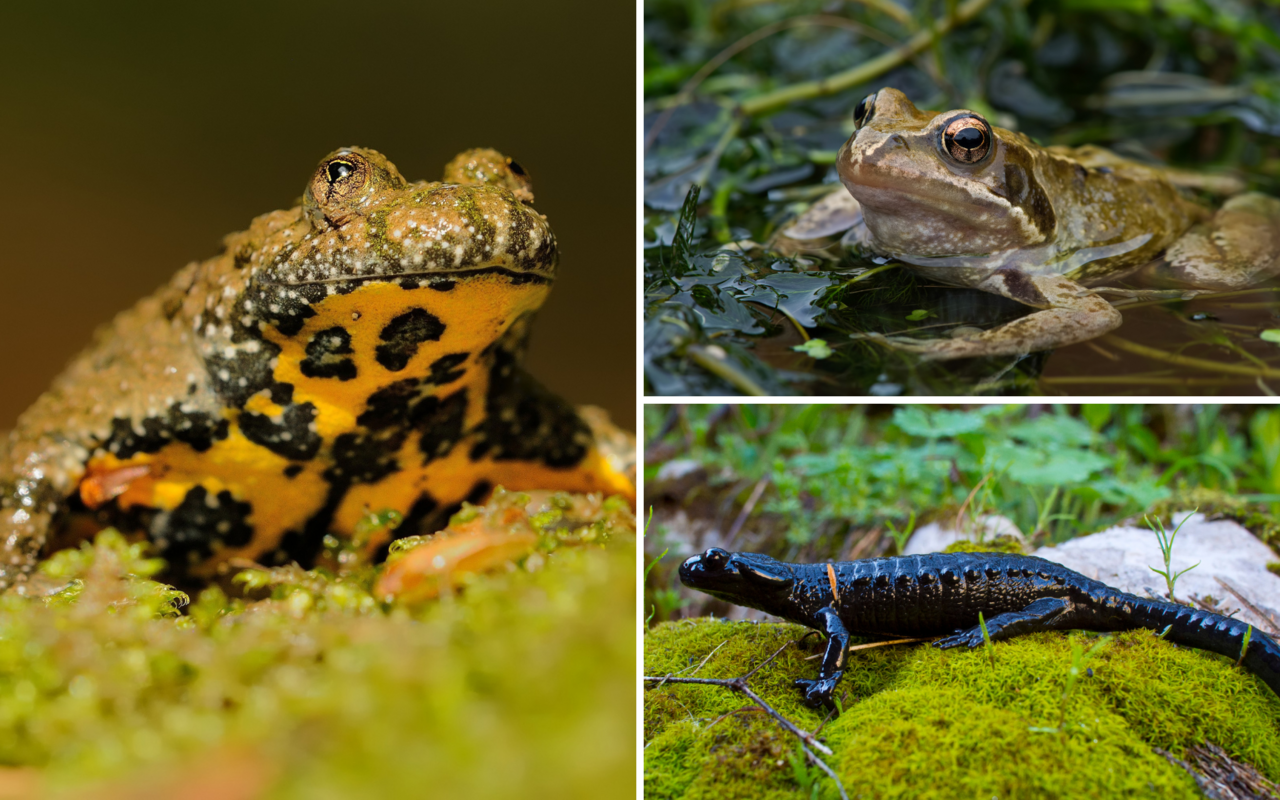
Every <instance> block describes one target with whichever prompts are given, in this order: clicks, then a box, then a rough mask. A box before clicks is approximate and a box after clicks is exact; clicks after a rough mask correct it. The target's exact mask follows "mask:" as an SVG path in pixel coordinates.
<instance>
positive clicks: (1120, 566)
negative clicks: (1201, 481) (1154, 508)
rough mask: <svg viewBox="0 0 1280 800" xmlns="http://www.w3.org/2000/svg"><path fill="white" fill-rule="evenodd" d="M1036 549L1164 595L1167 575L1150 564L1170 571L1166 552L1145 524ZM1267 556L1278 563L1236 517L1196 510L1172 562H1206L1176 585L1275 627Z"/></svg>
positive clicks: (1178, 566) (1279, 588) (1277, 615)
mask: <svg viewBox="0 0 1280 800" xmlns="http://www.w3.org/2000/svg"><path fill="white" fill-rule="evenodd" d="M1186 516H1187V514H1186V513H1181V514H1177V515H1175V521H1174V525H1176V524H1177V521H1178V520H1181V519H1182V518H1184V517H1186ZM1170 530H1172V528H1171V527H1170ZM1033 555H1037V556H1040V557H1041V558H1046V559H1048V560H1050V561H1056V562H1057V563H1059V564H1062V565H1063V566H1065V567H1067V568H1069V569H1073V570H1075V571H1076V572H1079V573H1081V574H1083V575H1086V576H1088V577H1090V578H1094V579H1095V580H1099V581H1102V582H1103V583H1105V584H1107V585H1108V586H1113V587H1115V588H1117V589H1120V590H1122V591H1125V592H1129V593H1130V594H1136V595H1138V596H1140V597H1147V596H1150V595H1151V594H1154V595H1155V596H1157V597H1158V598H1160V599H1165V594H1166V592H1167V587H1166V586H1165V580H1164V578H1163V577H1162V576H1160V575H1157V574H1156V573H1155V572H1153V571H1152V570H1151V567H1156V568H1157V569H1161V570H1163V569H1164V556H1163V555H1162V554H1161V552H1160V546H1159V544H1158V543H1157V541H1156V535H1155V534H1154V533H1152V532H1151V531H1150V530H1149V529H1147V528H1145V527H1143V528H1134V527H1115V528H1108V529H1107V530H1104V531H1102V532H1100V533H1095V534H1093V535H1091V536H1081V537H1079V538H1076V539H1072V540H1070V541H1068V542H1065V543H1063V544H1060V545H1058V546H1057V547H1042V548H1040V549H1039V550H1037V551H1035V553H1034V554H1033ZM1269 561H1280V558H1278V557H1277V556H1276V554H1275V553H1274V552H1272V550H1271V548H1269V547H1267V546H1266V545H1265V544H1263V543H1262V542H1260V541H1259V540H1258V539H1257V538H1256V537H1255V536H1254V535H1253V534H1251V533H1249V531H1247V530H1245V529H1244V528H1243V527H1241V526H1240V525H1238V524H1237V523H1235V522H1232V521H1230V520H1219V521H1215V522H1210V521H1208V520H1206V519H1205V518H1204V515H1203V514H1193V515H1191V518H1190V519H1189V520H1187V522H1186V523H1185V524H1184V525H1183V526H1182V529H1181V530H1180V531H1178V535H1177V537H1176V538H1175V539H1174V543H1173V559H1172V565H1173V569H1174V570H1182V569H1186V568H1187V567H1190V566H1191V565H1192V564H1195V563H1196V562H1200V565H1199V566H1197V567H1196V568H1195V569H1192V570H1191V571H1190V572H1187V573H1186V574H1184V575H1182V576H1181V577H1180V578H1178V581H1177V584H1176V585H1175V588H1174V591H1175V593H1176V595H1177V598H1178V599H1179V600H1182V601H1187V600H1188V599H1189V598H1190V597H1191V596H1192V595H1196V596H1198V597H1202V598H1209V597H1211V598H1213V599H1214V600H1215V601H1217V602H1218V604H1219V605H1220V606H1221V607H1222V608H1225V609H1229V610H1232V609H1234V610H1237V613H1236V614H1235V618H1236V619H1240V620H1243V621H1245V622H1247V623H1249V624H1251V625H1255V626H1257V627H1259V628H1262V629H1264V630H1274V629H1275V627H1276V621H1277V620H1280V577H1278V576H1276V575H1273V574H1272V573H1270V572H1268V571H1267V562H1269ZM1223 582H1225V583H1226V584H1227V585H1228V586H1230V587H1231V588H1233V589H1235V590H1236V591H1237V592H1239V593H1240V594H1241V595H1243V596H1244V597H1245V599H1247V600H1248V601H1249V602H1250V603H1252V604H1253V605H1255V606H1257V607H1258V608H1259V609H1260V610H1262V611H1263V612H1264V613H1266V614H1269V615H1270V616H1271V617H1272V619H1271V620H1267V619H1263V618H1260V617H1259V616H1258V615H1256V614H1254V613H1252V612H1251V611H1249V609H1248V608H1246V607H1245V606H1244V604H1243V603H1241V602H1240V601H1239V600H1238V599H1237V598H1236V597H1235V596H1234V595H1232V594H1231V592H1229V591H1228V590H1227V588H1226V587H1224V586H1223ZM1148 589H1150V592H1148Z"/></svg>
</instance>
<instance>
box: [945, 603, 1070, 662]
mask: <svg viewBox="0 0 1280 800" xmlns="http://www.w3.org/2000/svg"><path fill="white" fill-rule="evenodd" d="M1070 607H1071V603H1070V602H1068V601H1066V600H1064V599H1062V598H1061V597H1042V598H1040V599H1039V600H1036V601H1035V602H1034V603H1032V604H1031V605H1029V606H1027V607H1026V608H1024V609H1022V610H1021V611H1010V612H1008V613H1005V614H998V615H996V616H994V617H992V618H991V619H989V620H987V621H986V622H987V633H988V634H989V635H990V636H991V641H993V642H994V641H998V640H1000V639H1010V638H1012V637H1014V636H1021V635H1022V634H1024V633H1037V632H1039V631H1051V630H1056V627H1055V626H1054V624H1053V623H1054V621H1055V620H1057V618H1058V617H1059V616H1061V615H1062V614H1063V613H1064V612H1065V611H1067V609H1069V608H1070ZM981 644H982V626H981V625H975V626H974V627H972V628H970V629H969V630H967V631H962V632H960V633H957V634H955V635H954V636H948V637H947V638H945V639H939V640H938V641H936V642H934V643H933V646H934V647H941V648H943V649H946V648H949V647H961V646H965V647H978V646H979V645H981Z"/></svg>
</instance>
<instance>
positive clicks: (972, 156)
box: [942, 117, 991, 164]
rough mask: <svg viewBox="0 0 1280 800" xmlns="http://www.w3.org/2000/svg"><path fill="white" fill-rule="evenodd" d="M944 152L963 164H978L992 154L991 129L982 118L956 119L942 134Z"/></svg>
mask: <svg viewBox="0 0 1280 800" xmlns="http://www.w3.org/2000/svg"><path fill="white" fill-rule="evenodd" d="M942 150H943V152H945V153H946V154H947V155H948V156H950V157H951V158H952V159H954V160H956V161H958V162H960V163H961V164H976V163H977V162H979V161H981V160H982V159H984V158H986V157H987V153H989V152H991V129H990V128H989V127H988V126H987V123H986V121H985V120H983V119H982V118H981V117H960V118H959V119H954V120H952V121H951V122H950V123H949V124H948V125H947V127H946V129H945V130H943V132H942Z"/></svg>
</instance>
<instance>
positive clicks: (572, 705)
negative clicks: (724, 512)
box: [0, 496, 636, 798]
mask: <svg viewBox="0 0 1280 800" xmlns="http://www.w3.org/2000/svg"><path fill="white" fill-rule="evenodd" d="M515 497H517V496H512V498H515ZM512 498H508V500H511V499H512ZM523 499H524V500H525V501H527V500H528V498H527V497H526V498H523ZM593 502H594V505H593V504H592V503H593ZM584 504H585V506H586V507H585V508H584ZM549 507H550V508H551V509H553V510H555V511H556V513H554V514H549V515H547V517H546V519H542V520H539V519H538V517H537V515H535V516H534V517H533V518H532V522H531V524H533V525H534V527H535V528H537V529H538V530H539V532H540V534H541V535H542V536H544V537H545V539H546V542H545V546H543V545H541V544H540V546H539V548H538V551H537V553H535V555H536V556H537V559H536V560H535V559H534V556H530V557H529V559H528V560H526V561H525V562H522V563H521V564H520V565H519V566H517V565H515V564H508V565H506V567H507V568H506V569H499V570H498V571H496V572H493V573H490V574H486V575H478V576H473V577H472V578H471V579H469V581H468V582H467V583H466V585H465V586H463V587H460V588H458V589H456V590H454V591H453V592H452V593H451V594H449V595H447V596H446V597H444V598H443V599H441V600H440V601H437V602H431V603H425V604H420V605H412V606H411V605H403V604H396V603H384V602H382V601H381V600H380V599H377V598H375V597H374V595H373V594H372V593H371V591H372V590H371V587H372V585H373V581H374V579H375V577H376V576H375V574H374V570H372V569H371V568H369V567H367V566H358V567H356V568H354V569H353V570H352V571H350V572H348V573H345V574H341V575H335V574H332V573H327V572H324V571H320V570H315V571H310V572H304V571H302V570H300V569H297V568H292V569H282V570H269V571H264V572H263V573H259V574H258V576H257V578H256V579H255V583H256V585H257V586H258V587H259V591H260V592H265V593H267V594H269V597H267V598H266V599H263V600H259V601H256V602H245V601H242V600H232V599H228V597H227V596H226V595H225V594H224V593H223V592H222V591H220V590H219V589H216V588H211V589H207V590H205V591H204V592H203V593H202V594H201V595H200V596H199V598H198V599H197V600H196V601H195V602H194V603H193V604H192V605H191V607H190V608H189V609H188V613H186V614H181V613H179V612H178V610H177V607H176V606H177V605H179V604H180V603H181V601H182V596H181V595H180V594H179V593H175V592H174V591H173V590H172V589H170V588H169V587H167V586H164V585H163V584H159V583H155V582H152V581H150V580H148V579H147V576H149V575H154V574H156V571H157V569H158V568H159V566H160V565H159V564H158V563H157V562H155V561H149V560H147V559H145V558H144V554H143V552H142V550H141V546H140V545H132V546H131V545H127V544H126V543H125V542H124V541H123V539H121V538H120V537H119V536H118V535H114V534H110V533H108V534H103V535H102V536H100V537H99V539H98V542H97V544H96V546H89V545H86V546H85V547H84V548H83V549H82V550H79V551H67V552H64V553H61V554H58V555H56V556H55V557H54V558H53V559H52V560H51V561H50V562H48V563H47V564H46V566H45V572H46V573H52V574H54V575H56V576H57V578H58V580H59V581H60V582H62V583H63V584H67V588H65V589H64V590H62V591H60V592H58V593H56V594H54V595H52V596H48V597H44V598H40V597H21V596H16V595H12V594H11V595H6V596H3V597H0V764H2V765H5V766H9V767H28V768H35V769H27V770H4V769H0V797H8V796H21V797H43V796H59V797H60V796H64V794H63V793H64V792H66V791H73V790H74V791H75V792H76V793H77V794H75V796H82V795H80V794H78V793H79V792H81V791H82V790H83V789H85V787H90V788H91V789H93V792H92V793H93V795H94V796H112V797H116V796H119V797H134V796H143V795H144V794H145V795H146V796H194V795H193V794H191V793H190V790H191V788H192V786H195V785H199V786H201V787H202V789H203V790H204V791H206V792H208V794H206V795H202V796H209V797H244V798H250V797H252V798H260V797H261V798H340V797H421V796H423V793H424V791H425V792H427V793H428V794H431V795H434V796H440V797H510V796H512V792H513V791H514V792H516V793H517V794H520V795H529V796H545V797H584V798H586V797H598V796H623V795H629V794H630V793H631V792H632V791H633V787H634V785H635V784H634V770H633V765H634V763H635V755H634V754H635V737H634V727H633V724H632V719H633V718H634V717H633V709H634V707H635V706H634V702H635V685H634V682H633V680H632V678H631V676H632V675H633V674H634V669H635V667H634V665H635V628H634V624H635V615H636V609H635V537H634V520H633V519H632V517H631V514H630V512H629V511H627V510H626V506H625V503H623V504H621V505H618V504H617V503H616V502H613V501H609V502H606V503H605V504H603V506H602V505H601V504H600V503H599V502H598V501H590V500H589V498H587V499H584V498H580V497H573V496H559V497H558V498H554V497H553V498H551V499H550V500H549ZM578 512H585V517H586V519H578V520H577V521H573V520H571V519H570V517H574V516H575V515H578ZM579 516H580V515H579ZM584 525H585V526H588V527H589V528H590V532H589V534H588V533H585V531H587V530H588V527H584ZM584 538H590V539H591V540H592V543H591V544H584V543H582V541H581V540H582V539H584ZM68 582H69V584H68ZM156 781H160V782H161V784H160V785H162V786H163V787H164V791H161V792H159V793H158V794H147V793H146V792H143V791H142V790H141V788H139V787H142V786H154V785H155V782H156ZM166 781H167V782H166ZM15 782H16V783H17V784H19V785H18V788H17V789H14V790H13V791H8V789H10V788H12V787H10V784H14V783H15ZM103 787H106V788H105V789H104V788H103Z"/></svg>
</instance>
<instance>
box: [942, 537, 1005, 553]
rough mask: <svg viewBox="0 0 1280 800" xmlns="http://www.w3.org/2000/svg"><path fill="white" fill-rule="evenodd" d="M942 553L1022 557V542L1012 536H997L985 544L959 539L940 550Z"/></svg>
mask: <svg viewBox="0 0 1280 800" xmlns="http://www.w3.org/2000/svg"><path fill="white" fill-rule="evenodd" d="M942 552H944V553H1014V554H1016V555H1022V542H1019V541H1018V540H1017V539H1016V538H1014V537H1012V536H997V537H995V538H993V539H989V540H987V541H985V542H971V541H969V540H968V539H960V540H957V541H954V542H952V543H951V544H949V545H947V546H946V547H944V548H943V549H942Z"/></svg>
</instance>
